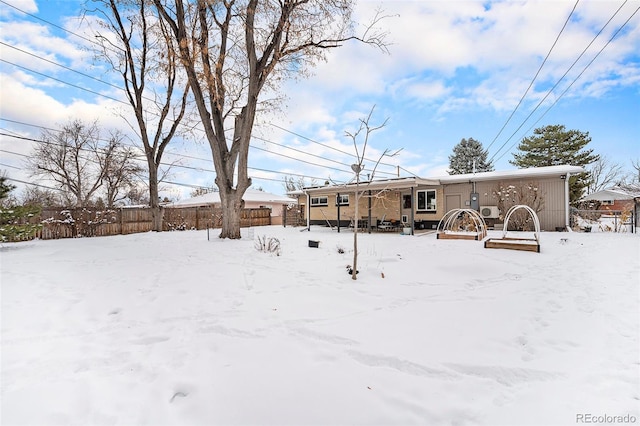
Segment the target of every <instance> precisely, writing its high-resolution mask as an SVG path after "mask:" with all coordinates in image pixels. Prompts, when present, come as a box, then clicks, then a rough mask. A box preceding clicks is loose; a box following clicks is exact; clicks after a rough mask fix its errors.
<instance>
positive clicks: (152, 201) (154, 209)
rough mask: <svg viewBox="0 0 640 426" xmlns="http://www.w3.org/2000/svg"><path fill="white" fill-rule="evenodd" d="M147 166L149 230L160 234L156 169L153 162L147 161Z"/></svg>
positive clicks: (160, 219) (160, 210)
mask: <svg viewBox="0 0 640 426" xmlns="http://www.w3.org/2000/svg"><path fill="white" fill-rule="evenodd" d="M147 164H148V165H149V207H151V220H152V223H151V229H152V230H154V231H156V232H162V216H163V214H162V208H161V207H160V199H159V196H158V167H157V166H156V164H155V162H154V161H153V160H150V161H147Z"/></svg>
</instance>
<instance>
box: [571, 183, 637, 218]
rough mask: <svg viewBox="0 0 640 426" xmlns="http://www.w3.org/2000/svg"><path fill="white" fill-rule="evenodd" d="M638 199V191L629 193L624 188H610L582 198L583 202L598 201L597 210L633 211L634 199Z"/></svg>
mask: <svg viewBox="0 0 640 426" xmlns="http://www.w3.org/2000/svg"><path fill="white" fill-rule="evenodd" d="M639 197H640V190H637V191H631V190H628V189H625V188H620V187H616V186H614V187H612V188H608V189H602V190H600V191H596V192H594V193H591V194H589V195H587V196H586V197H584V198H582V200H583V201H598V202H599V203H600V207H598V210H608V211H620V212H624V211H633V209H634V207H635V202H634V199H635V198H639Z"/></svg>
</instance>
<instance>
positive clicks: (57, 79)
mask: <svg viewBox="0 0 640 426" xmlns="http://www.w3.org/2000/svg"><path fill="white" fill-rule="evenodd" d="M0 1H2V0H0ZM0 61H2V62H4V63H6V64H9V65H13V66H14V67H16V68H20V69H23V70H25V71H28V72H30V73H33V74H37V75H40V76H42V77H45V78H49V79H51V80H54V81H57V82H58V83H62V84H66V85H67V86H71V87H74V88H76V89H80V90H84V91H85V92H89V93H93V94H94V95H98V96H102V97H104V98H107V99H111V100H112V101H116V102H118V103H121V104H125V105H127V106H130V104H129V103H128V102H125V101H123V100H120V99H116V98H113V97H111V96H109V95H105V94H104V93H100V92H96V91H93V90H91V89H87V88H86V87H82V86H78V85H76V84H73V83H69V82H67V81H64V80H60V79H59V78H55V77H52V76H50V75H47V74H43V73H41V72H38V71H36V70H33V69H31V68H27V67H24V66H22V65H18V64H16V63H13V62H10V61H7V60H6V59H2V58H0Z"/></svg>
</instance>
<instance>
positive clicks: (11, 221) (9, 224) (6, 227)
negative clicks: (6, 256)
mask: <svg viewBox="0 0 640 426" xmlns="http://www.w3.org/2000/svg"><path fill="white" fill-rule="evenodd" d="M6 180H7V179H6V177H4V176H0V205H3V204H5V203H4V200H6V199H7V198H8V197H9V193H10V192H11V191H13V190H14V189H15V186H14V185H11V184H8V183H7V182H6ZM39 214H40V209H39V208H38V207H23V206H15V207H9V206H5V208H0V242H6V241H23V240H30V239H32V238H33V237H34V236H35V232H36V231H37V230H38V229H40V227H41V225H40V224H39V223H36V224H33V223H31V222H32V221H33V218H34V217H37V216H38V215H39Z"/></svg>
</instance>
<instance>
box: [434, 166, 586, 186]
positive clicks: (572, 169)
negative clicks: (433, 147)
mask: <svg viewBox="0 0 640 426" xmlns="http://www.w3.org/2000/svg"><path fill="white" fill-rule="evenodd" d="M584 171H585V169H584V168H582V167H580V166H569V165H560V166H546V167H530V168H528V169H514V170H500V171H495V172H482V173H466V174H462V175H447V176H441V177H438V178H435V179H438V180H439V181H440V183H442V184H450V183H463V182H482V181H490V180H500V179H520V178H536V177H547V176H553V175H558V176H561V175H566V174H576V173H582V172H584Z"/></svg>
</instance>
